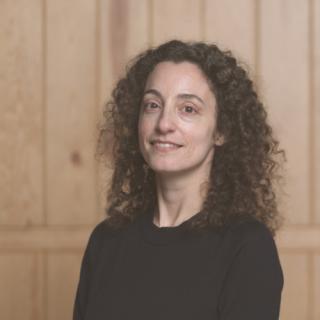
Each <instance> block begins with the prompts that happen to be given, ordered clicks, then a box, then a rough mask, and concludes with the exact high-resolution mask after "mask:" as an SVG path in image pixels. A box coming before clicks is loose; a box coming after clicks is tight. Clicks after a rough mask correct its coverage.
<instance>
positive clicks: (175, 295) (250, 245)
mask: <svg viewBox="0 0 320 320" xmlns="http://www.w3.org/2000/svg"><path fill="white" fill-rule="evenodd" d="M198 214H201V212H199V213H197V214H195V215H194V216H192V217H191V218H189V219H188V220H186V221H184V222H183V223H182V224H180V225H179V226H175V227H158V226H156V225H155V224H154V223H153V221H152V216H151V215H149V214H148V215H147V214H144V215H141V216H140V217H139V218H138V219H137V220H136V221H135V222H133V223H132V224H130V225H129V226H127V227H126V228H124V229H123V230H121V231H112V230H111V229H110V227H108V226H107V224H105V222H102V223H100V224H99V225H97V227H96V228H95V229H94V231H93V232H92V234H91V236H90V239H89V242H88V245H87V248H86V251H85V254H84V256H83V260H82V266H81V272H80V280H79V284H78V289H77V293H76V298H75V303H74V313H73V319H74V320H102V319H104V320H126V319H128V320H129V319H130V320H135V319H137V320H158V319H159V320H160V319H161V320H189V319H190V320H278V318H279V312H280V301H281V292H282V288H283V283H284V280H283V272H282V268H281V265H280V261H279V257H278V251H277V248H276V244H275V242H274V239H273V237H272V235H271V233H270V231H269V230H268V229H267V227H266V226H265V225H264V224H262V223H260V222H258V221H256V220H254V219H247V220H246V221H245V222H242V223H239V222H237V223H233V224H231V225H230V226H229V227H228V228H225V229H224V231H223V232H214V231H212V230H211V231H210V232H207V233H204V234H198V235H190V234H188V233H186V231H185V225H186V223H190V221H191V219H195V218H196V217H197V215H198Z"/></svg>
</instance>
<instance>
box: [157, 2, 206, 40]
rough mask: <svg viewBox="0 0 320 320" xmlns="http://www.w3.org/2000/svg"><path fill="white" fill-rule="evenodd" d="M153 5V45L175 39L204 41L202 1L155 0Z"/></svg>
mask: <svg viewBox="0 0 320 320" xmlns="http://www.w3.org/2000/svg"><path fill="white" fill-rule="evenodd" d="M152 3H153V5H152V13H151V14H152V26H151V28H152V45H159V44H160V43H162V42H164V41H168V40H171V39H175V38H177V39H180V40H185V41H190V40H201V39H202V37H203V34H202V28H201V27H202V25H201V23H202V21H201V17H202V12H201V9H202V8H201V1H197V0H175V1H170V0H155V1H153V2H152Z"/></svg>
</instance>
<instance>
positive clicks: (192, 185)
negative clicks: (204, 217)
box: [153, 170, 209, 227]
mask: <svg viewBox="0 0 320 320" xmlns="http://www.w3.org/2000/svg"><path fill="white" fill-rule="evenodd" d="M208 180H209V170H207V171H205V172H202V174H200V173H198V174H195V173H194V172H193V173H189V174H186V173H161V174H160V173H158V174H156V187H157V207H156V211H155V213H154V219H153V222H154V224H155V225H157V226H159V227H166V226H177V225H180V224H181V223H182V222H183V221H185V220H187V219H188V218H190V217H192V216H193V215H194V214H196V213H197V212H199V211H200V210H201V209H202V205H203V201H204V199H205V196H206V191H207V188H206V187H207V183H208Z"/></svg>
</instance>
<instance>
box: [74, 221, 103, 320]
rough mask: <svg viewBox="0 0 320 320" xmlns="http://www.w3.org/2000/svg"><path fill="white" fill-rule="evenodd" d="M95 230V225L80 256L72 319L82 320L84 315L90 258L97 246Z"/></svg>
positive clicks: (89, 277)
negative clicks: (81, 256) (80, 261)
mask: <svg viewBox="0 0 320 320" xmlns="http://www.w3.org/2000/svg"><path fill="white" fill-rule="evenodd" d="M97 232H98V228H97V227H96V228H95V230H94V231H93V232H92V233H91V235H90V238H89V241H88V243H87V247H86V249H85V251H84V255H83V258H82V263H81V268H80V277H79V282H78V286H77V291H76V296H75V300H74V306H73V318H72V319H73V320H83V319H84V316H85V311H86V305H87V301H88V295H89V289H90V282H91V280H90V279H91V274H92V264H93V263H92V259H93V258H94V255H95V254H94V251H95V249H96V246H97Z"/></svg>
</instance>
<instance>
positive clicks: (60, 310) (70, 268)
mask: <svg viewBox="0 0 320 320" xmlns="http://www.w3.org/2000/svg"><path fill="white" fill-rule="evenodd" d="M81 259H82V255H80V254H76V253H68V252H66V253H50V254H49V256H48V320H56V319H59V320H69V319H72V313H73V304H74V298H75V294H76V289H77V284H78V280H79V273H80V264H81Z"/></svg>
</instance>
